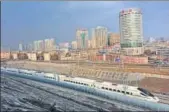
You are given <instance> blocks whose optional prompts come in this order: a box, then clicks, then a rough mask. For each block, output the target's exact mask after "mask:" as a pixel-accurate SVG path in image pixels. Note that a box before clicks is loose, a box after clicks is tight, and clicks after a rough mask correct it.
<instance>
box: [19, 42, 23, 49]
mask: <svg viewBox="0 0 169 112" xmlns="http://www.w3.org/2000/svg"><path fill="white" fill-rule="evenodd" d="M19 51H23V44H22V43H20V44H19Z"/></svg>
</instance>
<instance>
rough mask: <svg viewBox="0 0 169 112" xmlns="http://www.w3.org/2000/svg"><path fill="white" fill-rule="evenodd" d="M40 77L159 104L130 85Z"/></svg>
mask: <svg viewBox="0 0 169 112" xmlns="http://www.w3.org/2000/svg"><path fill="white" fill-rule="evenodd" d="M1 69H2V70H3V69H4V70H6V71H8V72H15V73H18V71H19V72H21V73H23V75H30V74H31V75H36V76H37V74H38V72H34V71H31V70H24V69H20V70H18V69H15V68H1ZM39 76H42V77H43V78H46V79H50V80H56V81H58V79H57V78H59V81H62V82H65V83H72V84H77V85H81V86H88V87H92V88H96V89H101V90H103V91H105V92H106V91H107V92H116V93H118V94H123V95H126V96H129V97H134V98H139V99H142V100H147V101H152V102H158V101H159V99H158V97H156V96H154V95H153V94H152V93H150V92H149V91H147V90H145V89H143V88H139V87H133V86H128V85H121V84H113V83H111V82H98V81H96V80H91V79H86V78H79V77H71V76H65V75H57V74H52V73H39Z"/></svg>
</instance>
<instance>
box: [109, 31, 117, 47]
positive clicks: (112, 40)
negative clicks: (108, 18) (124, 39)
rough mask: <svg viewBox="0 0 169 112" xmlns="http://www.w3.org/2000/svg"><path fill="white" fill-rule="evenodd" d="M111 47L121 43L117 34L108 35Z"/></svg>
mask: <svg viewBox="0 0 169 112" xmlns="http://www.w3.org/2000/svg"><path fill="white" fill-rule="evenodd" d="M108 41H109V45H110V46H112V45H114V44H116V43H120V35H119V34H117V33H109V34H108Z"/></svg>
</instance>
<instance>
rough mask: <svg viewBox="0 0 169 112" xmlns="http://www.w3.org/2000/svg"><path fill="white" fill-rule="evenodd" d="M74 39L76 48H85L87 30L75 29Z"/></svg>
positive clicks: (86, 44) (86, 45)
mask: <svg viewBox="0 0 169 112" xmlns="http://www.w3.org/2000/svg"><path fill="white" fill-rule="evenodd" d="M76 41H77V48H78V49H86V48H87V47H88V30H86V29H77V30H76Z"/></svg>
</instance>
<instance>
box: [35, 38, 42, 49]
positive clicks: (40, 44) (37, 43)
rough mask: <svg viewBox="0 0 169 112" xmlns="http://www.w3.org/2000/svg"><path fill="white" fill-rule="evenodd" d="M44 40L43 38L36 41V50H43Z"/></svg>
mask: <svg viewBox="0 0 169 112" xmlns="http://www.w3.org/2000/svg"><path fill="white" fill-rule="evenodd" d="M43 50H44V42H43V40H38V41H34V51H43Z"/></svg>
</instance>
